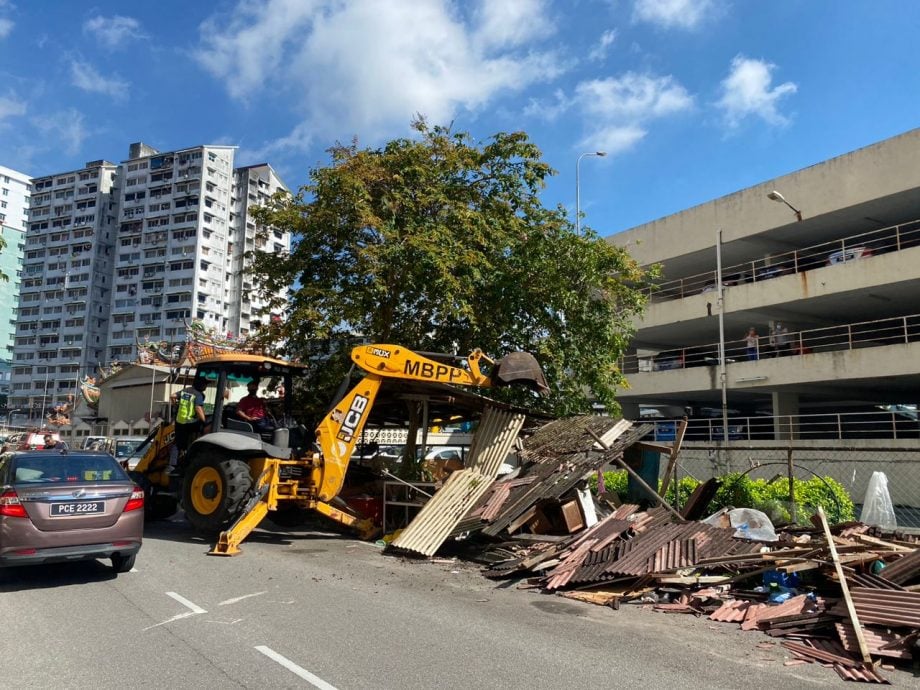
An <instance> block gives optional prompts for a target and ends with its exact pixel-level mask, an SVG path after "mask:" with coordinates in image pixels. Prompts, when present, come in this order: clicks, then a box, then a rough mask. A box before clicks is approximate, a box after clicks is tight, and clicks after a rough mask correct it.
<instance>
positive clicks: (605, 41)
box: [588, 29, 617, 62]
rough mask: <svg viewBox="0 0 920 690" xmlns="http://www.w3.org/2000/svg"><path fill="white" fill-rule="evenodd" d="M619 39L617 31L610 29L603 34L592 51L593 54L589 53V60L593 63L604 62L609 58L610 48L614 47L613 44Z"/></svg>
mask: <svg viewBox="0 0 920 690" xmlns="http://www.w3.org/2000/svg"><path fill="white" fill-rule="evenodd" d="M616 38H617V31H616V29H610V30H608V31H605V32H604V33H602V34H601V38H600V40H599V41H598V42H597V45H596V46H594V47H593V48H592V49H591V52H590V53H588V59H589V60H592V61H595V62H596V61H598V60H603V59H604V58H605V57H607V51H608V50H609V49H610V46H612V45H613V42H614V41H615V40H616Z"/></svg>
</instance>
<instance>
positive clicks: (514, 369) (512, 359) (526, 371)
mask: <svg viewBox="0 0 920 690" xmlns="http://www.w3.org/2000/svg"><path fill="white" fill-rule="evenodd" d="M491 379H492V381H493V383H495V384H496V385H502V386H525V387H527V388H530V389H531V390H534V391H536V392H537V393H540V394H544V393H547V392H548V391H549V386H547V385H546V377H545V376H543V369H541V368H540V365H539V364H538V363H537V359H536V357H534V356H533V355H532V354H530V353H529V352H512V353H511V354H510V355H505V356H504V357H502V358H501V359H500V360H498V361H497V362H496V363H495V365H494V366H493V367H492V374H491Z"/></svg>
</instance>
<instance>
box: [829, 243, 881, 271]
mask: <svg viewBox="0 0 920 690" xmlns="http://www.w3.org/2000/svg"><path fill="white" fill-rule="evenodd" d="M870 256H872V250H871V249H869V248H868V247H847V248H846V249H841V250H840V251H837V252H834V253H833V254H831V255H830V256H828V257H827V265H828V266H833V265H834V264H842V263H846V262H847V261H855V260H856V259H865V258H868V257H870Z"/></svg>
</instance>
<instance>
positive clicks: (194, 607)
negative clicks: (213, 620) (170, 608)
mask: <svg viewBox="0 0 920 690" xmlns="http://www.w3.org/2000/svg"><path fill="white" fill-rule="evenodd" d="M166 596H168V597H172V598H173V599H175V600H176V601H178V602H179V603H180V604H182V605H183V606H184V607H185V608H187V609H191V611H192V613H207V611H205V610H204V609H203V608H201V607H200V606H198V604H193V603H192V602H190V601H189V600H188V599H186V598H185V597H183V596H181V595H179V594H176V593H175V592H166Z"/></svg>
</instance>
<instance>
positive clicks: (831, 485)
mask: <svg viewBox="0 0 920 690" xmlns="http://www.w3.org/2000/svg"><path fill="white" fill-rule="evenodd" d="M793 493H794V498H795V505H796V522H798V523H801V524H809V522H810V521H809V518H810V517H811V516H812V515H814V514H815V513H816V512H817V510H818V506H822V507H823V508H824V511H825V513H827V519H828V521H829V522H831V523H835V522H846V521H847V520H852V519H854V517H855V513H856V510H855V507H854V505H853V500H852V499H851V498H850V495H849V494H848V493H847V491H846V489H845V488H844V487H843V486H842V485H841V484H840V483H839V482H837V481H835V480H834V479H832V478H830V477H812V478H810V479H807V480H803V479H796V481H795V487H794V490H793ZM726 506H732V507H735V508H754V509H756V510H760V511H762V512H764V513H766V514H767V515H768V516H769V517H770V519H771V520H773V522H776V523H784V522H791V521H792V510H791V506H790V504H789V484H788V482H787V481H786V479H785V478H779V479H777V480H775V481H767V480H766V479H751V478H750V477H748V476H747V475H739V474H737V473H735V474H729V475H726V476H725V477H723V478H722V485H721V486H720V487H719V490H718V491H717V492H716V495H715V498H713V500H712V503H710V504H709V512H710V513H714V512H715V511H717V510H719V509H721V508H724V507H726Z"/></svg>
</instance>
